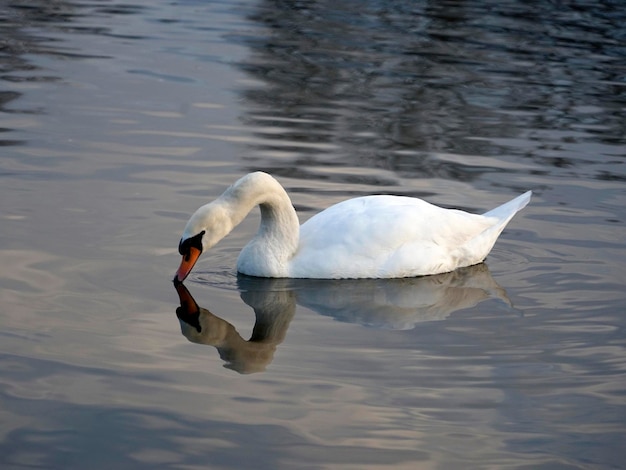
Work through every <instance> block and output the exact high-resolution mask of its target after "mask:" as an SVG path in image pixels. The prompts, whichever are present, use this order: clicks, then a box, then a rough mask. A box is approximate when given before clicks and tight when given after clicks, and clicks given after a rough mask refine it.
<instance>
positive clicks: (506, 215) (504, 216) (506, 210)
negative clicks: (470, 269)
mask: <svg viewBox="0 0 626 470" xmlns="http://www.w3.org/2000/svg"><path fill="white" fill-rule="evenodd" d="M531 195H532V192H531V191H528V192H526V193H524V194H522V195H521V196H517V197H516V198H515V199H513V200H511V201H509V202H506V203H504V204H502V205H501V206H498V207H496V208H495V209H492V210H490V211H489V212H485V213H484V214H483V216H485V217H493V218H494V219H496V220H495V221H494V224H493V225H492V226H491V227H489V228H488V229H487V230H485V231H484V232H482V233H481V234H480V235H479V236H477V237H474V238H473V239H472V240H471V241H470V242H469V243H468V244H466V246H465V248H466V249H467V250H468V252H470V253H473V254H475V255H476V256H475V257H474V258H473V261H475V262H477V263H478V262H481V261H483V260H484V259H485V258H486V257H487V255H488V254H489V252H490V251H491V249H492V248H493V245H495V243H496V240H497V239H498V237H499V236H500V234H501V233H502V230H504V227H506V225H507V224H508V223H509V221H510V220H511V219H512V218H513V216H514V215H515V214H517V212H518V211H520V210H521V209H523V208H524V207H526V204H528V202H529V201H530V196H531Z"/></svg>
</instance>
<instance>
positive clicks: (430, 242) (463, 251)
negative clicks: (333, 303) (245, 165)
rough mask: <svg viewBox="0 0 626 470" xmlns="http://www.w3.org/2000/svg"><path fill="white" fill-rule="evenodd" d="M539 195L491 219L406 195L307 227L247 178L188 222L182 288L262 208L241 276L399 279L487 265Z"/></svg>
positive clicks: (361, 202) (275, 194)
mask: <svg viewBox="0 0 626 470" xmlns="http://www.w3.org/2000/svg"><path fill="white" fill-rule="evenodd" d="M530 196H531V192H530V191H529V192H527V193H524V194H522V195H521V196H518V197H517V198H515V199H513V200H512V201H510V202H508V203H506V204H503V205H502V206H499V207H498V208H496V209H493V210H491V211H489V212H486V213H485V214H483V215H477V214H470V213H467V212H463V211H460V210H455V209H444V208H441V207H437V206H434V205H432V204H429V203H428V202H425V201H423V200H421V199H417V198H412V197H404V196H365V197H359V198H355V199H349V200H347V201H343V202H340V203H339V204H336V205H334V206H332V207H330V208H328V209H326V210H324V211H322V212H320V213H319V214H317V215H315V216H313V217H312V218H311V219H309V220H308V221H307V222H305V223H304V224H302V226H300V224H299V221H298V216H297V214H296V211H295V209H294V208H293V206H292V204H291V200H290V199H289V196H288V195H287V193H286V192H285V190H284V189H283V187H282V186H281V185H280V184H279V183H278V181H276V180H275V179H274V178H273V177H271V176H270V175H268V174H266V173H262V172H256V173H250V174H248V175H246V176H244V177H243V178H241V179H239V180H238V181H237V182H236V183H235V184H234V185H232V186H231V187H230V188H228V189H227V190H226V191H225V192H224V194H222V195H221V196H220V197H219V198H218V199H216V200H215V201H213V202H211V203H209V204H206V205H204V206H202V207H201V208H199V209H198V210H197V211H196V212H195V213H194V214H193V215H192V216H191V219H189V222H187V226H186V227H185V231H184V233H183V237H182V239H181V243H180V247H179V251H180V252H181V254H182V255H183V262H182V263H181V266H180V268H179V270H178V272H177V274H176V278H175V279H177V280H178V281H182V280H183V279H184V278H185V277H186V276H187V275H188V274H189V272H190V271H191V269H192V268H193V265H194V264H195V261H196V260H197V258H198V256H199V255H200V253H201V252H202V251H203V250H205V249H208V248H210V247H212V246H213V245H215V244H216V243H217V242H218V241H219V240H221V239H222V238H223V237H225V236H226V235H227V234H228V233H229V232H230V231H231V230H232V229H233V228H234V227H235V226H236V225H237V224H239V223H240V222H241V221H242V220H243V219H244V217H245V216H246V215H247V214H248V213H249V212H250V211H251V210H252V209H253V208H254V206H256V205H259V206H260V207H261V226H260V228H259V231H258V233H257V234H256V235H255V237H254V238H253V239H252V240H251V241H250V243H248V244H247V245H246V246H245V248H244V249H243V250H242V251H241V254H240V255H239V259H238V261H237V269H238V271H239V272H241V273H243V274H247V275H250V276H258V277H291V278H317V279H339V278H398V277H413V276H422V275H429V274H439V273H444V272H449V271H453V270H455V269H457V268H460V267H464V266H471V265H474V264H477V263H480V262H482V261H483V260H484V259H485V258H486V257H487V255H488V254H489V252H490V251H491V249H492V247H493V245H494V244H495V242H496V240H497V238H498V236H499V235H500V233H501V232H502V230H503V229H504V227H505V226H506V224H507V223H508V222H509V220H511V218H512V217H513V216H514V215H515V214H516V213H517V212H518V211H519V210H520V209H522V208H523V207H525V206H526V204H528V201H529V200H530Z"/></svg>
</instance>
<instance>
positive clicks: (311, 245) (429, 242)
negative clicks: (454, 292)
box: [291, 196, 497, 278]
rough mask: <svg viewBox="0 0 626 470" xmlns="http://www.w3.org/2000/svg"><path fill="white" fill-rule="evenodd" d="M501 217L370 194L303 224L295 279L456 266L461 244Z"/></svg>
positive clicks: (402, 272)
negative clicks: (496, 217) (484, 215)
mask: <svg viewBox="0 0 626 470" xmlns="http://www.w3.org/2000/svg"><path fill="white" fill-rule="evenodd" d="M496 221H497V219H495V218H490V217H489V218H488V217H483V216H480V215H474V214H469V213H466V212H463V211H458V210H450V209H443V208H440V207H437V206H434V205H432V204H429V203H427V202H425V201H422V200H420V199H416V198H409V197H399V196H368V197H363V198H356V199H350V200H348V201H344V202H342V203H339V204H337V205H335V206H332V207H330V208H328V209H326V210H325V211H323V212H320V213H319V214H317V215H315V216H314V217H312V218H311V219H309V220H308V221H307V222H306V223H304V224H303V225H302V227H301V229H300V247H299V250H298V252H297V254H296V256H295V257H294V259H293V261H292V269H293V272H292V273H291V275H292V276H293V277H337V278H339V277H403V276H416V275H420V274H433V273H436V272H445V271H449V270H452V269H455V268H456V267H457V264H455V263H457V262H458V259H457V258H458V256H459V254H458V253H457V251H458V249H459V247H462V246H463V245H464V244H466V243H467V242H468V241H469V240H471V239H472V238H473V237H475V236H477V235H478V234H480V233H481V232H483V231H485V230H486V229H487V228H489V227H490V226H492V225H493V224H494V223H495V222H496Z"/></svg>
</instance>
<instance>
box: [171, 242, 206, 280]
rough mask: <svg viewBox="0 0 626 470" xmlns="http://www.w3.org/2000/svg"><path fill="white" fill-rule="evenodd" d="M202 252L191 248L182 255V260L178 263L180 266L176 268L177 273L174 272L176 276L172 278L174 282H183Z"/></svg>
mask: <svg viewBox="0 0 626 470" xmlns="http://www.w3.org/2000/svg"><path fill="white" fill-rule="evenodd" d="M201 253H202V251H200V250H198V249H197V248H194V247H193V246H192V247H191V248H190V249H189V253H187V254H186V255H183V259H182V261H181V262H180V266H179V267H178V271H176V276H175V277H174V282H176V281H178V282H183V281H184V280H185V279H186V278H187V276H189V273H190V272H191V270H192V269H193V266H194V264H196V261H198V258H199V257H200V254H201Z"/></svg>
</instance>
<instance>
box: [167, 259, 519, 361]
mask: <svg viewBox="0 0 626 470" xmlns="http://www.w3.org/2000/svg"><path fill="white" fill-rule="evenodd" d="M237 284H238V287H239V291H240V295H241V298H242V299H243V300H244V302H245V303H246V304H248V305H250V306H251V307H252V308H253V309H254V312H255V314H256V322H255V325H254V330H253V333H252V337H251V338H250V340H248V341H245V340H244V339H243V338H242V337H241V336H240V335H239V333H237V331H236V330H235V328H234V327H233V326H232V325H231V324H230V323H228V322H227V321H225V320H222V319H221V318H219V317H216V316H215V315H213V314H212V313H211V312H209V311H208V310H206V309H204V308H201V307H199V306H198V305H197V304H196V302H195V301H194V299H193V298H192V297H191V295H190V294H189V292H188V291H187V289H186V288H185V286H184V285H183V284H182V283H178V282H175V283H174V285H175V287H176V290H177V292H178V295H179V298H180V305H181V306H180V307H179V308H178V309H177V310H176V314H177V316H178V318H179V319H180V320H181V329H182V333H183V334H184V335H185V336H186V337H187V339H189V341H191V342H194V343H202V344H209V345H212V346H215V347H216V348H217V350H218V351H219V354H220V357H221V358H222V359H223V360H224V361H226V362H227V367H229V368H231V369H234V370H237V371H238V372H241V373H249V372H257V371H261V370H264V369H265V367H266V366H267V365H268V364H269V363H270V362H271V360H272V359H273V356H274V351H275V349H276V347H277V346H278V344H280V343H281V342H282V341H283V339H284V338H285V335H286V333H287V328H288V327H289V323H290V321H291V319H292V317H293V315H294V312H295V309H296V303H297V304H299V305H302V306H304V307H307V308H309V309H311V310H314V311H316V312H318V313H320V314H322V315H327V316H331V317H334V318H335V319H337V320H339V321H345V322H351V323H359V324H362V325H366V326H372V327H376V328H388V329H410V328H413V327H415V325H416V323H419V322H422V321H433V320H443V319H444V318H446V317H447V316H448V315H450V314H451V313H452V312H454V311H456V310H460V309H464V308H470V307H473V306H474V305H476V304H478V303H480V302H482V301H483V300H486V299H489V298H498V299H501V300H503V301H504V302H505V303H507V304H508V305H510V301H509V299H508V297H507V295H506V292H505V291H504V289H503V288H502V287H500V286H499V285H498V284H497V283H496V282H495V281H494V280H493V278H492V277H491V274H490V273H489V269H488V268H487V266H486V265H485V264H479V265H476V266H471V267H468V268H462V269H459V270H457V271H455V272H453V273H446V274H439V275H436V276H426V277H421V278H407V279H353V280H330V279H320V280H310V279H309V280H304V279H266V278H258V277H249V276H243V275H240V276H239V277H238V279H237Z"/></svg>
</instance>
